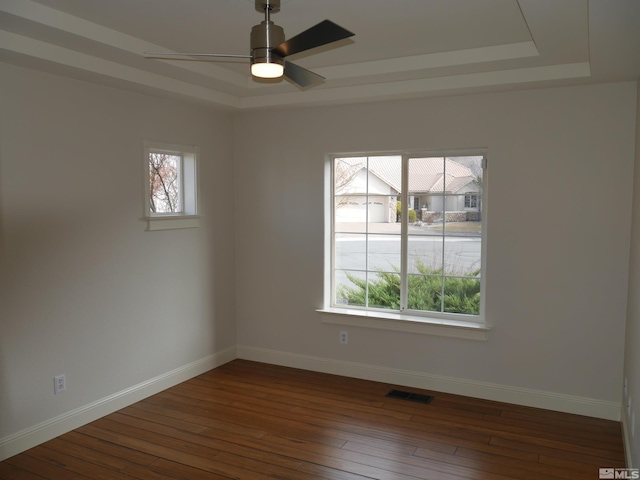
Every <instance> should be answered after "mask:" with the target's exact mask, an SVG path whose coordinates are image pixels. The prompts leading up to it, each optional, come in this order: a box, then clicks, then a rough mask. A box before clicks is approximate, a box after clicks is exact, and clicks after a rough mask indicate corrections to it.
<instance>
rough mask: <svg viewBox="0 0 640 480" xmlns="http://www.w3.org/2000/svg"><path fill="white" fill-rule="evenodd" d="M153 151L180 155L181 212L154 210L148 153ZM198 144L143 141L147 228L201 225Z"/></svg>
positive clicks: (164, 228) (144, 216)
mask: <svg viewBox="0 0 640 480" xmlns="http://www.w3.org/2000/svg"><path fill="white" fill-rule="evenodd" d="M152 153H164V154H167V155H174V156H176V157H178V158H179V159H180V165H179V167H178V171H179V196H180V200H179V204H180V211H179V212H168V213H153V212H151V203H150V200H149V196H150V184H149V183H150V182H149V156H150V155H151V154H152ZM197 156H198V147H196V146H195V145H179V144H174V143H164V142H155V141H150V140H145V141H144V158H143V167H144V175H143V178H144V215H143V218H144V220H145V222H146V223H147V230H148V231H154V230H172V229H179V228H195V227H198V226H199V225H200V216H199V213H198V175H197Z"/></svg>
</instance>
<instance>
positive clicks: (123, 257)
mask: <svg viewBox="0 0 640 480" xmlns="http://www.w3.org/2000/svg"><path fill="white" fill-rule="evenodd" d="M0 68H1V70H0V92H1V103H0V122H1V123H0V128H1V130H0V135H1V137H0V161H1V164H0V166H1V171H0V172H1V175H2V177H1V178H2V182H1V184H0V187H1V188H0V193H1V196H0V199H1V202H0V204H1V206H2V210H1V212H2V217H1V220H2V222H1V225H2V232H1V233H2V235H1V236H0V238H1V239H2V251H1V252H2V254H1V257H0V258H1V261H2V263H1V265H0V307H1V311H0V322H1V323H0V364H1V370H0V388H1V392H0V395H1V396H0V399H1V402H0V419H1V421H0V447H1V446H2V444H3V440H4V441H5V443H6V444H7V445H5V446H7V449H8V450H7V452H8V453H9V454H11V453H12V448H13V446H15V445H13V444H15V442H13V444H10V443H11V442H9V440H15V441H17V442H18V444H20V440H21V439H22V437H23V436H24V437H28V433H29V431H30V429H33V428H34V427H37V426H40V427H43V428H44V426H43V422H45V423H46V422H50V421H52V419H59V418H60V416H61V415H66V414H69V412H75V411H76V409H79V408H84V407H86V406H87V405H92V404H93V403H95V402H100V401H101V400H104V399H105V398H109V397H110V396H113V395H114V394H117V393H118V392H123V391H124V390H125V389H129V388H132V387H134V386H138V385H141V384H143V383H144V382H148V381H149V380H151V379H154V378H156V377H158V376H162V375H166V374H167V372H172V371H174V370H176V369H180V368H183V367H185V366H187V365H192V364H194V363H197V362H199V361H202V360H203V359H209V360H211V359H212V358H215V356H216V355H217V354H219V353H220V352H224V351H226V350H227V349H233V354H234V355H235V349H234V347H235V344H236V331H235V311H234V309H235V300H234V268H235V267H234V243H233V227H232V224H233V211H232V208H233V204H232V202H231V200H230V199H231V198H232V196H233V190H232V188H233V187H232V185H231V182H230V181H229V179H230V178H232V176H233V165H232V158H231V157H232V143H231V142H232V135H231V132H232V121H231V116H230V115H228V114H221V113H215V112H212V111H210V110H205V109H201V108H196V107H194V106H190V105H187V104H180V103H176V102H172V101H165V100H161V99H158V98H153V97H147V96H143V95H138V94H134V93H127V92H123V91H119V90H114V89H110V88H104V87H99V86H94V85H91V84H88V83H84V82H80V81H75V80H70V79H64V78H60V77H56V76H50V75H46V74H42V73H37V72H34V71H30V70H24V69H21V68H18V67H14V66H9V65H4V64H0ZM144 139H148V140H155V141H160V142H167V143H178V144H189V145H197V146H198V147H199V148H200V156H199V158H198V162H199V174H200V194H201V196H200V200H201V203H200V206H201V212H202V213H203V217H202V219H201V226H200V227H199V228H197V229H184V230H175V231H160V232H146V231H145V223H144V222H143V221H141V217H142V213H143V194H142V192H143V175H144V170H143V166H142V156H143V140H144ZM205 363H206V365H209V367H208V368H211V366H210V364H211V361H209V362H208V363H207V362H205ZM206 365H205V364H203V365H202V366H203V367H205V366H206ZM62 373H64V374H65V375H66V379H67V384H68V386H67V391H66V392H64V393H63V394H60V395H56V396H54V394H53V376H54V375H57V374H62ZM191 373H193V372H192V371H191ZM176 378H178V377H176ZM168 381H171V379H169V380H168ZM163 385H164V386H165V387H166V386H167V385H166V382H165V383H164V384H163ZM114 404H115V403H114ZM107 408H109V407H108V406H107ZM85 419H86V418H85ZM61 428H62V427H61ZM22 434H24V435H22ZM21 435H22V436H21ZM12 436H14V437H15V438H13V437H12ZM45 436H46V433H45ZM25 442H26V443H24V445H28V444H29V442H30V440H29V439H28V438H27V439H25ZM12 445H13V446H12ZM20 445H23V444H20ZM20 445H18V446H20ZM1 450H2V449H1V448H0V453H7V452H2V451H1ZM14 453H15V452H14ZM1 457H2V455H0V458H1Z"/></svg>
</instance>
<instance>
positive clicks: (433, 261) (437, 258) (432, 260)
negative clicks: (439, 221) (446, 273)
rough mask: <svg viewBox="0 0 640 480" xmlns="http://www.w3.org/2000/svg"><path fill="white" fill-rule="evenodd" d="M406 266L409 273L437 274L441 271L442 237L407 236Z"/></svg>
mask: <svg viewBox="0 0 640 480" xmlns="http://www.w3.org/2000/svg"><path fill="white" fill-rule="evenodd" d="M407 245H408V247H407V248H408V249H407V268H408V270H409V273H422V274H437V273H439V272H441V271H442V250H443V245H442V237H441V236H437V237H434V236H417V235H411V236H409V241H408V244H407Z"/></svg>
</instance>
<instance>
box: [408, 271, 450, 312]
mask: <svg viewBox="0 0 640 480" xmlns="http://www.w3.org/2000/svg"><path fill="white" fill-rule="evenodd" d="M407 284H408V291H407V308H409V309H411V310H422V311H427V312H441V311H442V305H441V303H442V276H441V275H409V278H408V279H407Z"/></svg>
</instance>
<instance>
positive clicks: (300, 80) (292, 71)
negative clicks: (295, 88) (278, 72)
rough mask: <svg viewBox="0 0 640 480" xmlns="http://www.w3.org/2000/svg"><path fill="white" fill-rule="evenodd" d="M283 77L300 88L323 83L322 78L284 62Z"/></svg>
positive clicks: (293, 64)
mask: <svg viewBox="0 0 640 480" xmlns="http://www.w3.org/2000/svg"><path fill="white" fill-rule="evenodd" d="M284 76H285V77H287V78H288V79H289V80H291V81H292V82H294V83H297V84H298V85H300V86H301V87H308V86H310V85H315V84H318V83H322V82H323V81H324V77H322V76H320V75H318V74H317V73H313V72H312V71H311V70H307V69H306V68H303V67H301V66H299V65H296V64H295V63H291V62H287V61H286V60H285V62H284Z"/></svg>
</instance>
